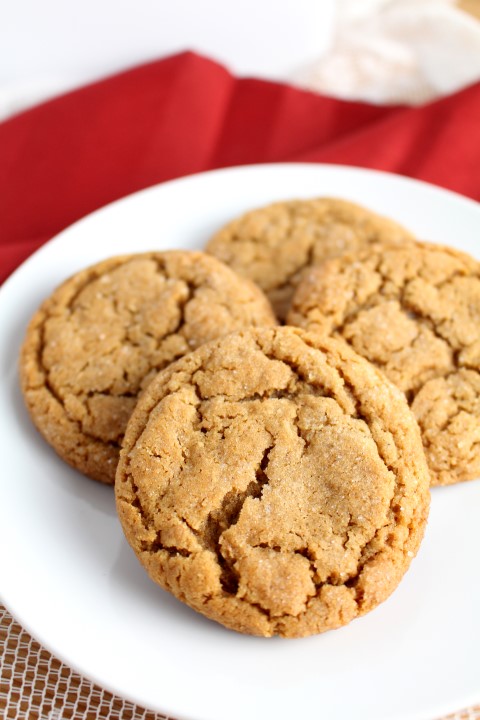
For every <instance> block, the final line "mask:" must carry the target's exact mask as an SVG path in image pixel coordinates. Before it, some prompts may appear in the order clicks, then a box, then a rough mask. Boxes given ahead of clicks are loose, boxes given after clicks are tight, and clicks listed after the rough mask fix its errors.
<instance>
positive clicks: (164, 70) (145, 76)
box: [0, 52, 480, 279]
mask: <svg viewBox="0 0 480 720" xmlns="http://www.w3.org/2000/svg"><path fill="white" fill-rule="evenodd" d="M479 117H480V83H478V84H476V85H473V86H471V87H469V88H467V89H465V90H463V91H461V92H458V93H456V94H455V95H451V96H449V97H446V98H443V99H441V100H439V101H437V102H434V103H430V104H428V105H425V106H422V107H417V108H405V107H379V106H375V105H368V104H366V103H357V102H344V101H341V100H335V99H332V98H328V97H323V96H321V95H317V94H314V93H311V92H307V91H303V90H299V89H296V88H292V87H290V86H289V85H285V84H280V83H273V82H267V81H264V80H255V79H239V78H235V77H233V76H232V75H231V74H230V73H229V72H228V71H227V70H226V69H225V68H224V67H222V66H221V65H219V64H217V63H215V62H212V61H211V60H208V59H206V58H204V57H201V56H199V55H196V54H194V53H190V52H187V53H182V54H180V55H176V56H173V57H170V58H166V59H164V60H159V61H157V62H153V63H150V64H148V65H144V66H141V67H138V68H135V69H133V70H130V71H128V72H124V73H121V74H120V75H116V76H114V77H111V78H108V79H106V80H102V81H101V82H97V83H95V84H93V85H89V86H88V87H84V88H82V89H80V90H76V91H74V92H71V93H68V94H67V95H63V96H62V97H59V98H56V99H54V100H51V101H49V102H47V103H44V104H43V105H40V106H38V107H36V108H34V109H33V110H29V111H27V112H25V113H22V114H21V115H17V116H16V117H13V118H11V119H10V120H7V121H6V122H4V123H3V124H1V125H0V258H1V271H0V272H1V275H0V279H3V278H4V277H6V276H7V275H8V273H9V272H11V271H12V270H13V269H14V268H15V267H16V266H17V265H18V264H19V263H20V262H21V261H22V260H23V259H25V258H26V257H27V256H28V255H29V254H30V253H31V252H32V251H33V250H35V249H36V248H37V247H38V246H39V245H41V244H42V243H43V242H45V240H47V239H48V238H50V237H52V236H53V235H55V234H56V233H57V232H59V231H60V230H61V229H62V228H64V227H66V226H67V225H69V224H71V223H72V222H73V221H75V220H77V219H78V218H80V217H82V216H83V215H85V214H87V213H89V212H91V211H92V210H95V209H96V208H98V207H100V206H102V205H104V204H105V203H108V202H110V201H112V200H115V199H117V198H119V197H122V196H124V195H126V194H128V193H131V192H133V191H135V190H139V189H141V188H144V187H147V186H149V185H152V184H154V183H158V182H161V181H163V180H169V179H171V178H174V177H179V176H181V175H186V174H189V173H195V172H200V171H202V170H209V169H212V168H218V167H225V166H228V165H241V164H245V163H265V162H285V161H305V162H327V163H344V164H349V165H360V166H363V167H370V168H378V169H381V170H389V171H392V172H397V173H402V174H404V175H409V176H411V177H416V178H421V179H423V180H427V181H429V182H433V183H436V184H438V185H442V186H444V187H447V188H450V189H452V190H456V191H457V192H460V193H464V194H465V195H469V196H471V197H474V198H477V199H480V175H479V167H480V132H479V129H478V118H479Z"/></svg>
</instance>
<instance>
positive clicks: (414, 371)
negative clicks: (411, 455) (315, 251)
mask: <svg viewBox="0 0 480 720" xmlns="http://www.w3.org/2000/svg"><path fill="white" fill-rule="evenodd" d="M288 320H289V322H290V323H291V324H292V325H299V326H301V327H304V328H306V329H308V330H312V331H315V332H319V333H322V334H326V335H332V334H333V335H337V336H341V337H342V338H343V339H344V340H346V341H347V342H348V343H350V345H351V346H352V347H353V348H354V350H356V351H357V352H358V353H359V354H360V355H363V356H364V357H365V358H367V359H368V360H370V362H372V363H374V364H375V365H377V366H378V367H379V368H380V369H381V370H382V371H383V372H384V373H385V374H386V375H387V376H388V377H389V378H390V380H392V381H393V382H394V383H395V384H396V385H397V386H398V387H399V388H400V389H401V390H403V392H404V393H405V394H406V396H407V399H408V401H409V403H410V406H411V408H412V410H413V413H414V415H415V416H416V418H417V421H418V423H419V425H420V429H421V432H422V437H423V443H424V447H425V452H426V456H427V460H428V463H429V467H430V473H431V477H432V484H433V485H448V484H450V483H454V482H458V481H460V480H470V479H473V478H476V477H478V476H479V475H480V263H478V262H477V261H476V260H474V259H473V258H471V257H469V256H468V255H465V254H463V253H460V252H458V251H456V250H452V249H451V248H447V247H441V246H437V245H429V244H426V243H425V244H424V243H411V244H410V245H409V247H408V248H401V247H385V246H383V245H379V246H377V247H372V248H370V249H369V250H368V251H365V252H363V253H358V254H355V255H345V256H344V257H341V258H337V259H335V260H329V261H327V262H325V263H324V264H323V265H321V266H320V267H318V268H313V269H311V270H310V272H309V273H308V274H307V275H306V276H305V278H304V280H303V282H302V284H301V285H300V286H299V288H298V291H297V294H296V296H295V298H294V301H293V307H292V310H291V312H290V314H289V316H288Z"/></svg>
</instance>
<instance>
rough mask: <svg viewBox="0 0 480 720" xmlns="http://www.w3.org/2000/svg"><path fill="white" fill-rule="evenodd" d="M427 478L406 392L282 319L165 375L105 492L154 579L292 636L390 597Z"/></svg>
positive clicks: (407, 554)
mask: <svg viewBox="0 0 480 720" xmlns="http://www.w3.org/2000/svg"><path fill="white" fill-rule="evenodd" d="M428 483H429V477H428V470H427V466H426V461H425V456H424V453H423V449H422V443H421V439H420V434H419V431H418V426H417V424H416V422H415V419H414V417H413V415H412V413H411V412H410V410H409V408H408V405H407V403H406V401H405V398H404V396H403V393H401V392H400V391H399V390H398V389H397V388H396V387H395V386H393V385H392V384H391V383H390V382H389V381H388V380H387V379H386V378H385V377H384V376H383V375H382V374H381V373H380V372H379V371H378V370H377V369H376V368H374V367H373V366H372V365H371V364H370V363H368V362H366V361H365V360H364V359H363V358H361V357H360V356H358V355H357V354H356V353H354V352H353V351H352V350H351V348H349V347H348V345H347V344H346V343H344V342H341V341H336V340H332V339H328V338H327V339H325V340H322V339H321V338H317V337H315V336H314V335H308V334H307V333H304V332H302V331H300V330H298V329H296V328H289V327H282V328H271V329H268V328H265V329H259V330H250V331H242V332H239V333H236V334H233V335H229V336H228V337H225V338H222V339H220V340H216V341H213V342H211V343H208V344H207V345H204V346H203V347H201V348H199V349H198V350H196V351H195V352H193V353H191V354H190V355H188V356H186V357H184V358H183V359H181V360H178V361H177V362H176V363H174V364H172V365H170V366H169V367H168V368H167V369H165V370H164V371H163V372H162V373H160V374H159V375H158V376H157V377H156V378H155V379H154V380H153V381H152V383H151V385H150V386H149V387H148V388H147V390H146V391H145V393H144V394H143V396H142V398H141V399H140V400H139V403H138V405H137V407H136V409H135V411H134V413H133V415H132V417H131V418H130V421H129V424H128V427H127V431H126V434H125V441H124V447H123V449H122V453H121V457H120V462H119V465H118V469H117V477H116V482H115V493H116V498H117V510H118V514H119V518H120V520H121V523H122V526H123V529H124V532H125V534H126V537H127V539H128V541H129V543H130V545H131V546H132V548H133V549H134V551H135V553H136V554H137V556H138V558H139V560H140V562H141V563H142V565H143V566H144V567H145V569H146V570H147V572H148V573H149V575H150V577H151V578H152V579H153V580H154V581H155V582H157V583H158V584H160V585H161V586H162V587H163V588H165V589H167V590H169V591H170V592H172V593H173V594H174V595H176V596H177V598H179V599H180V600H182V601H184V602H186V603H187V604H188V605H190V606H191V607H192V608H194V609H195V610H197V611H199V612H200V613H203V614H204V615H206V616H207V617H209V618H211V619H213V620H216V621H218V622H220V623H222V624H223V625H225V626H226V627H228V628H231V629H234V630H237V631H240V632H244V633H251V634H254V635H262V636H271V635H282V636H285V637H300V636H305V635H311V634H313V633H319V632H322V631H324V630H329V629H332V628H336V627H338V626H340V625H344V624H346V623H348V622H349V621H350V620H352V619H353V618H355V617H357V616H359V615H362V614H364V613H366V612H367V611H369V610H371V609H373V608H374V607H375V606H376V605H378V603H380V602H382V601H383V600H384V599H385V598H386V597H387V596H388V595H389V594H390V593H391V592H392V591H393V589H394V588H395V587H396V585H397V584H398V582H399V581H400V579H401V577H402V576H403V574H404V572H405V571H406V570H407V568H408V566H409V564H410V561H411V558H412V557H413V556H414V555H415V553H416V552H417V549H418V546H419V543H420V540H421V538H422V534H423V530H424V526H425V522H426V517H427V512H428V505H429V491H428Z"/></svg>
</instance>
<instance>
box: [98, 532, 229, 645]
mask: <svg viewBox="0 0 480 720" xmlns="http://www.w3.org/2000/svg"><path fill="white" fill-rule="evenodd" d="M110 585H111V588H112V591H113V593H114V595H115V597H116V598H117V602H120V603H122V604H124V605H125V607H126V608H127V607H128V608H130V609H134V610H135V611H136V612H137V611H138V610H139V609H140V608H141V609H142V612H149V613H152V614H160V613H162V614H165V613H167V614H168V615H169V617H170V618H171V619H172V621H173V620H175V621H179V622H181V623H182V625H185V624H188V625H189V626H190V627H193V626H194V625H195V626H196V627H197V628H198V629H203V630H205V629H206V630H208V631H209V632H211V631H212V628H217V629H218V630H219V631H220V632H228V631H227V630H226V629H225V628H223V627H222V626H221V625H218V624H217V623H214V622H213V621H212V620H208V619H207V618H205V617H203V615H201V614H200V613H197V612H195V610H192V609H191V608H189V607H188V606H187V605H184V604H183V603H182V602H180V600H177V599H176V598H175V597H174V596H173V595H171V594H170V593H169V592H167V591H166V590H163V588H161V587H160V586H159V585H156V584H155V583H154V582H153V580H151V579H150V578H149V576H148V575H147V573H146V572H145V570H144V569H143V568H142V567H141V565H140V563H139V562H138V560H137V558H136V557H135V554H134V552H133V550H132V549H131V548H130V546H129V545H128V543H127V541H126V540H123V542H121V543H120V544H119V547H118V552H117V556H116V559H115V562H114V563H113V565H112V567H111V570H110Z"/></svg>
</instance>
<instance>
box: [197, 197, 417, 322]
mask: <svg viewBox="0 0 480 720" xmlns="http://www.w3.org/2000/svg"><path fill="white" fill-rule="evenodd" d="M409 239H412V236H411V235H410V233H409V232H408V231H407V230H405V229H404V228H402V227H401V226H400V225H398V224H397V223H396V222H394V221H393V220H389V219H387V218H384V217H380V216H379V215H377V214H375V213H374V212H371V211H370V210H367V209H365V208H363V207H360V206H359V205H354V204H353V203H351V202H347V201H345V200H336V199H331V198H318V199H313V200H291V201H285V202H277V203H274V204H273V205H268V206H267V207H263V208H259V209H257V210H253V211H251V212H248V213H247V214H246V215H243V216H242V217H240V218H238V219H236V220H234V221H233V222H231V223H229V224H228V225H226V226H225V227H224V228H222V229H221V230H220V231H219V232H218V233H217V234H216V235H215V236H214V237H213V238H212V239H211V240H210V241H209V243H208V244H207V247H206V251H207V252H208V253H211V254H212V255H215V256H216V257H217V258H219V259H220V260H222V261H223V262H224V263H226V264H227V265H229V266H230V267H232V268H233V269H234V270H236V272H238V273H240V275H243V276H245V277H248V278H250V279H251V280H253V281H254V282H255V283H257V285H259V287H261V288H262V290H263V291H264V292H265V294H266V295H267V297H268V298H269V300H270V302H271V303H272V305H273V308H274V310H275V312H276V314H277V317H278V318H279V319H280V320H284V319H285V317H286V315H287V312H288V310H289V307H290V303H291V300H292V296H293V293H294V292H295V289H296V287H297V285H298V282H299V280H300V277H301V275H302V271H303V270H304V269H305V268H306V267H309V266H311V265H316V264H318V263H319V262H321V261H322V260H325V259H326V258H329V257H335V256H337V255H340V254H341V253H344V252H347V251H356V250H357V249H358V248H360V247H363V246H364V245H368V244H370V243H372V242H375V241H389V242H392V243H393V242H403V241H405V240H409Z"/></svg>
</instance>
